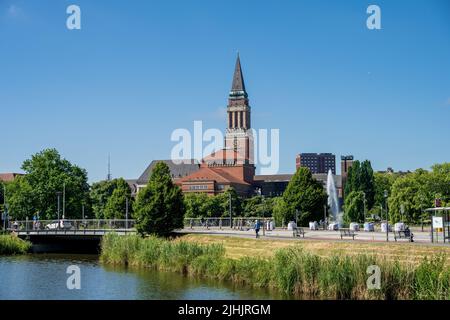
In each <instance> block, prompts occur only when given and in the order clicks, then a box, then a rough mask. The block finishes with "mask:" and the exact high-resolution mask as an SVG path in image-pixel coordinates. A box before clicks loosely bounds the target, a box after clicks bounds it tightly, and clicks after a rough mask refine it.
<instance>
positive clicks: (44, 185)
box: [0, 149, 450, 234]
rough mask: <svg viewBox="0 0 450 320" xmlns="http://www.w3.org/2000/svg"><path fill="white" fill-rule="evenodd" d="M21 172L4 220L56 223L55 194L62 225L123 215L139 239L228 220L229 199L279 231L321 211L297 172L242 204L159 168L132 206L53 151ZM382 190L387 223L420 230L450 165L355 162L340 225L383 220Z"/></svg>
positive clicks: (124, 187)
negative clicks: (389, 168)
mask: <svg viewBox="0 0 450 320" xmlns="http://www.w3.org/2000/svg"><path fill="white" fill-rule="evenodd" d="M22 170H23V171H24V172H25V175H24V176H20V177H17V178H16V179H15V180H14V181H12V182H8V183H3V182H0V205H1V204H2V203H3V197H4V195H3V184H5V185H6V193H7V200H8V201H7V202H8V206H9V207H8V209H9V210H8V211H9V214H10V217H11V218H12V219H17V220H22V219H25V218H26V217H28V218H31V217H33V216H34V215H39V217H40V218H41V219H55V218H56V217H57V192H59V193H61V192H62V191H63V190H65V197H64V200H65V201H64V202H65V206H64V207H65V214H66V216H65V218H67V219H79V218H81V216H82V212H84V213H85V217H88V218H94V217H95V218H97V219H123V218H125V212H126V210H127V209H128V213H129V218H135V219H136V220H137V227H138V230H139V232H141V233H143V234H145V233H157V234H167V232H168V230H170V231H171V230H172V229H173V228H177V227H180V226H182V219H183V217H228V216H229V214H230V212H229V210H230V198H231V210H232V215H233V216H234V217H236V216H246V217H249V216H260V217H261V216H265V217H270V216H271V217H273V218H274V219H275V221H276V223H277V224H278V225H281V224H282V223H287V222H289V221H292V220H295V219H297V221H298V223H299V224H302V225H306V224H307V223H308V222H309V221H319V220H320V219H322V218H323V213H324V207H325V206H326V205H327V194H326V192H325V190H324V188H323V186H322V183H321V182H319V181H317V180H315V179H314V178H313V176H312V174H311V172H310V171H309V170H308V169H307V168H299V169H298V170H297V171H296V173H295V174H294V176H293V177H292V179H291V181H290V182H289V184H288V186H287V188H286V190H285V192H284V194H283V195H282V196H281V197H275V198H265V197H262V196H254V197H251V198H246V199H243V198H240V197H239V196H238V195H237V193H236V192H235V190H234V189H232V188H230V189H228V190H226V191H225V192H224V193H222V194H219V195H217V196H214V197H210V196H207V195H205V194H198V193H193V194H187V195H183V194H182V192H181V190H180V188H179V187H178V186H177V185H175V184H174V183H173V181H172V178H171V174H170V170H169V168H168V167H167V165H165V164H164V163H158V165H157V166H156V167H155V169H154V170H153V172H152V174H151V177H150V180H149V183H148V185H147V187H146V188H144V189H143V190H141V191H140V192H139V194H138V195H137V197H136V199H133V197H132V194H131V189H130V187H129V185H128V183H127V182H126V181H125V180H124V179H122V178H119V179H114V180H111V181H101V182H97V183H94V184H93V185H92V186H90V185H89V184H88V179H87V172H86V170H84V169H82V168H80V167H78V166H76V165H74V164H72V163H70V162H69V161H68V160H66V159H64V158H62V157H61V156H60V154H59V153H58V151H57V150H55V149H46V150H43V151H41V152H39V153H37V154H35V155H33V156H32V157H31V158H30V159H28V160H26V161H24V163H23V165H22ZM385 191H387V194H388V199H387V206H388V208H389V219H390V220H391V222H397V221H404V222H407V223H410V224H411V223H413V224H414V223H420V222H421V221H422V219H424V218H427V216H425V215H424V213H423V212H424V209H425V208H428V207H432V206H433V205H434V200H435V199H436V198H439V199H441V203H442V205H450V163H443V164H436V165H434V166H433V167H432V170H431V171H426V170H423V169H418V170H416V171H414V172H412V173H408V174H395V173H374V171H373V169H372V166H371V164H370V161H367V160H366V161H363V162H359V161H355V162H354V164H353V166H352V167H351V168H350V170H349V172H348V179H347V183H346V186H345V196H346V197H345V203H344V212H345V215H344V219H345V222H347V223H348V222H354V221H355V222H363V221H365V220H366V219H367V218H368V216H370V215H374V214H375V215H378V216H383V213H385V210H384V209H385V208H386V198H385ZM61 200H62V199H61ZM61 204H62V203H61ZM0 209H1V207H0ZM1 210H2V211H3V210H4V209H1ZM383 210H384V211H383ZM382 211H383V212H382ZM61 213H62V212H61ZM364 213H367V215H365V214H364ZM383 217H384V216H383ZM171 228H172V229H171Z"/></svg>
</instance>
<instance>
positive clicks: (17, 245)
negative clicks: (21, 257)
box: [0, 235, 31, 255]
mask: <svg viewBox="0 0 450 320" xmlns="http://www.w3.org/2000/svg"><path fill="white" fill-rule="evenodd" d="M30 248H31V243H29V242H28V241H25V240H22V239H20V238H18V237H16V236H13V235H0V255H8V254H24V253H27V252H28V251H29V250H30Z"/></svg>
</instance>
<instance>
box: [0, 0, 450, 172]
mask: <svg viewBox="0 0 450 320" xmlns="http://www.w3.org/2000/svg"><path fill="white" fill-rule="evenodd" d="M69 4H77V5H79V6H80V7H81V11H82V29H81V30H79V31H69V30H67V29H66V18H67V16H68V15H67V14H66V8H67V6H68V5H69ZM369 4H377V5H379V6H380V7H381V12H382V20H381V23H382V30H375V31H371V30H368V29H367V28H366V19H367V16H368V15H367V14H366V8H367V6H368V5H369ZM238 50H239V52H240V55H241V62H242V67H243V72H244V76H245V80H246V86H247V90H248V92H249V96H250V103H251V106H252V111H253V118H252V120H253V126H254V127H255V128H279V129H280V139H281V145H280V155H281V168H280V172H281V173H289V172H293V171H294V169H295V155H296V154H297V153H299V152H333V153H335V154H336V156H337V157H340V155H342V154H353V155H354V156H355V157H356V158H357V159H361V160H363V159H370V160H371V161H372V165H373V167H374V168H375V169H376V170H382V169H385V168H386V167H388V166H391V167H393V168H394V169H396V170H408V169H411V170H412V169H415V168H418V167H423V168H428V167H429V166H430V165H432V164H433V163H439V162H445V161H450V124H449V121H450V2H449V1H445V0H443V1H437V0H436V1H430V0H417V1H416V0H415V1H378V0H375V1H347V0H346V1H326V2H325V1H275V0H273V1H261V0H258V1H256V0H254V1H230V0H227V1H213V0H209V1H195V0H192V1H181V0H180V1H167V0H164V1H106V0H95V1H93V0H89V1H88V0H71V1H62V0H61V1H52V0H42V1H29V0H28V1H25V0H0V124H1V136H0V172H11V171H13V172H16V171H21V170H20V166H21V164H22V162H23V160H24V159H26V158H28V157H29V156H30V155H31V154H33V153H35V152H38V151H40V150H42V149H44V148H50V147H52V148H53V147H54V148H57V149H58V150H59V151H60V152H61V154H62V155H63V156H64V157H65V158H67V159H69V160H70V161H72V162H74V163H76V164H78V165H79V166H81V167H84V168H86V169H87V170H88V172H89V179H90V181H96V180H100V179H104V178H105V177H106V174H107V158H108V153H110V154H111V162H112V163H111V166H112V174H113V176H114V177H118V176H123V177H125V178H137V177H138V176H139V175H140V174H141V172H142V171H143V170H144V169H145V167H146V166H147V164H148V163H149V162H150V161H151V160H153V159H165V158H169V156H170V151H171V148H172V147H173V146H174V143H173V142H171V141H170V134H171V132H172V131H173V130H174V129H176V128H188V129H191V130H192V127H193V121H194V120H203V121H204V126H205V127H210V128H220V129H225V113H224V110H225V107H226V104H227V94H228V91H229V89H230V86H231V79H232V72H233V68H234V63H235V56H236V52H237V51H238Z"/></svg>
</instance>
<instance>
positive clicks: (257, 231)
mask: <svg viewBox="0 0 450 320" xmlns="http://www.w3.org/2000/svg"><path fill="white" fill-rule="evenodd" d="M259 229H260V225H259V221H258V220H256V222H255V233H256V238H259Z"/></svg>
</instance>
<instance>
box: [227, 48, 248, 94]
mask: <svg viewBox="0 0 450 320" xmlns="http://www.w3.org/2000/svg"><path fill="white" fill-rule="evenodd" d="M230 95H233V96H236V95H243V96H245V97H247V92H246V91H245V83H244V76H243V74H242V68H241V59H240V57H239V52H238V53H237V58H236V65H235V67H234V75H233V83H232V85H231V92H230Z"/></svg>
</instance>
